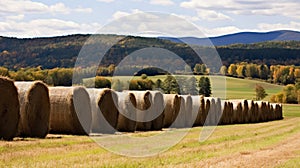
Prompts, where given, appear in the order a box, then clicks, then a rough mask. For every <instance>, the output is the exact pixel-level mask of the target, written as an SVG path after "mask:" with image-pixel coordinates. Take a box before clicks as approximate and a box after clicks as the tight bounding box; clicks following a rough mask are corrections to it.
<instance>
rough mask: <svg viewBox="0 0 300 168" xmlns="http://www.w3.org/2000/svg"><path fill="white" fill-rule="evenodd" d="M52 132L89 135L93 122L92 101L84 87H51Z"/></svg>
mask: <svg viewBox="0 0 300 168" xmlns="http://www.w3.org/2000/svg"><path fill="white" fill-rule="evenodd" d="M49 96H50V105H51V108H50V133H56V134H75V135H87V134H89V133H90V128H91V123H92V112H91V101H90V97H89V94H88V92H87V91H86V89H85V88H84V87H80V86H78V87H49Z"/></svg>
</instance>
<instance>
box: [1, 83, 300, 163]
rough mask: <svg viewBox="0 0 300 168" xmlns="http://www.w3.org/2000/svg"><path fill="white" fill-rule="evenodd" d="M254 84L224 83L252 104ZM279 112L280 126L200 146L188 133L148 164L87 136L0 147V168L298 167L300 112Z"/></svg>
mask: <svg viewBox="0 0 300 168" xmlns="http://www.w3.org/2000/svg"><path fill="white" fill-rule="evenodd" d="M237 80H239V81H237ZM255 83H257V81H251V80H242V79H233V78H227V95H228V97H229V98H247V99H251V98H253V94H254V90H253V89H254V87H252V86H255ZM261 84H262V85H264V86H265V89H266V91H267V93H269V94H270V93H272V92H274V93H276V92H278V91H280V90H281V86H276V85H271V84H267V83H261ZM283 110H284V120H280V121H273V122H266V123H256V124H241V125H239V124H238V125H227V126H218V127H217V129H216V130H215V132H214V133H213V134H212V135H211V136H210V137H209V139H208V140H207V141H204V142H199V141H198V139H199V135H200V132H201V130H202V129H203V128H202V127H195V128H192V129H191V130H190V132H189V133H188V134H187V136H186V137H185V138H184V139H183V140H182V141H181V142H180V143H178V144H177V145H176V146H174V147H172V148H171V149H169V150H168V151H166V152H164V153H161V154H159V155H156V156H153V157H146V158H129V157H125V156H120V155H117V154H113V153H111V152H109V151H106V150H105V149H103V148H101V147H100V146H99V145H97V144H96V143H95V142H93V140H92V139H90V138H89V137H86V136H71V135H48V136H47V138H46V139H33V138H25V139H22V138H15V139H14V141H12V142H6V141H0V167H210V166H212V167H299V166H300V138H299V137H300V106H299V105H284V108H283ZM155 133H157V132H147V133H136V134H135V136H143V137H144V136H151V135H153V134H155ZM157 145H159V143H157Z"/></svg>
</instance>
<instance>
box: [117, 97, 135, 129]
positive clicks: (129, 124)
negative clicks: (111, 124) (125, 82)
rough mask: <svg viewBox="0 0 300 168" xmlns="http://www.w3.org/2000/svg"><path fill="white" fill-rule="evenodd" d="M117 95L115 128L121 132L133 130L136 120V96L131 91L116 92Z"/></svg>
mask: <svg viewBox="0 0 300 168" xmlns="http://www.w3.org/2000/svg"><path fill="white" fill-rule="evenodd" d="M116 94H117V95H118V111H119V116H118V123H117V130H118V131H122V132H134V131H135V130H136V127H137V122H136V117H137V116H136V108H135V107H136V98H135V96H134V94H133V93H129V92H116Z"/></svg>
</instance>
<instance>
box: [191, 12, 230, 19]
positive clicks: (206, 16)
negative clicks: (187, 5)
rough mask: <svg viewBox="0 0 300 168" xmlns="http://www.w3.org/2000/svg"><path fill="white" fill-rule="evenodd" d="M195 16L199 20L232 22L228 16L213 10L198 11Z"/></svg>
mask: <svg viewBox="0 0 300 168" xmlns="http://www.w3.org/2000/svg"><path fill="white" fill-rule="evenodd" d="M197 14H198V16H199V17H200V18H201V19H203V20H208V21H217V20H232V19H231V18H230V17H229V16H227V15H225V14H223V13H220V12H216V11H213V10H198V11H197Z"/></svg>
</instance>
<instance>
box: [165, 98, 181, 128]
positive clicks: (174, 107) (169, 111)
mask: <svg viewBox="0 0 300 168" xmlns="http://www.w3.org/2000/svg"><path fill="white" fill-rule="evenodd" d="M163 96H164V102H165V109H164V122H163V125H164V128H168V127H170V126H171V125H172V123H173V122H174V121H175V119H176V118H177V115H178V113H179V110H180V98H179V96H178V95H177V94H164V95H163Z"/></svg>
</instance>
